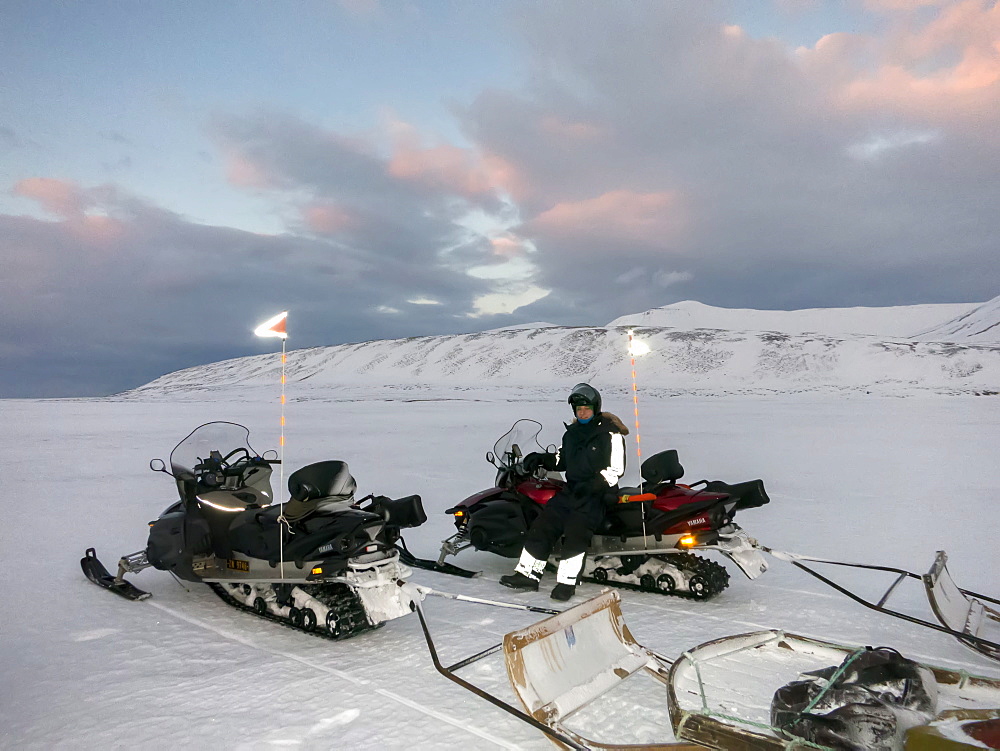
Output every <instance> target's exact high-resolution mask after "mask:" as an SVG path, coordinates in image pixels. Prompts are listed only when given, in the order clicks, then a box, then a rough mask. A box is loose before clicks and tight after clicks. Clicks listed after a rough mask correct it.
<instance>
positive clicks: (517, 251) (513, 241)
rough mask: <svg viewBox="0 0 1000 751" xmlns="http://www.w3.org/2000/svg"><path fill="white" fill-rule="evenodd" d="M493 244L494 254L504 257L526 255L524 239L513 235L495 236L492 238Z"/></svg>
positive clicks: (491, 242)
mask: <svg viewBox="0 0 1000 751" xmlns="http://www.w3.org/2000/svg"><path fill="white" fill-rule="evenodd" d="M490 245H492V246H493V255H495V256H500V257H502V258H517V257H518V256H522V255H524V252H525V251H524V241H523V240H521V239H520V238H518V237H515V236H513V235H504V236H503V237H494V238H492V239H491V240H490Z"/></svg>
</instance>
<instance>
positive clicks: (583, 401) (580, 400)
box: [569, 394, 594, 409]
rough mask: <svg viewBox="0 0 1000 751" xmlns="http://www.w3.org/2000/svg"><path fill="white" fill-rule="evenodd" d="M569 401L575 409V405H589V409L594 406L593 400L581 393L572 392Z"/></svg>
mask: <svg viewBox="0 0 1000 751" xmlns="http://www.w3.org/2000/svg"><path fill="white" fill-rule="evenodd" d="M569 403H570V404H571V405H572V407H573V409H576V408H577V407H590V408H591V409H593V408H594V402H593V400H591V399H588V398H587V397H585V396H584V395H583V394H573V395H572V396H571V397H570V398H569Z"/></svg>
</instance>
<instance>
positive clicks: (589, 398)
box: [566, 383, 601, 415]
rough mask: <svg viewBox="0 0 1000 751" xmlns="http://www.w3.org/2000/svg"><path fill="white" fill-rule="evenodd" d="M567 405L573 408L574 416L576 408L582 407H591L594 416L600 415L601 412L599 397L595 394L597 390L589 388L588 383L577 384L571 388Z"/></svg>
mask: <svg viewBox="0 0 1000 751" xmlns="http://www.w3.org/2000/svg"><path fill="white" fill-rule="evenodd" d="M566 401H567V402H569V405H570V406H571V407H572V408H573V413H574V414H576V408H577V407H582V406H584V405H586V406H589V407H593V409H594V414H595V415H597V414H600V412H601V395H600V394H598V393H597V389H595V388H594V387H593V386H591V385H590V384H589V383H578V384H576V386H574V387H573V391H572V392H570V395H569V399H567V400H566Z"/></svg>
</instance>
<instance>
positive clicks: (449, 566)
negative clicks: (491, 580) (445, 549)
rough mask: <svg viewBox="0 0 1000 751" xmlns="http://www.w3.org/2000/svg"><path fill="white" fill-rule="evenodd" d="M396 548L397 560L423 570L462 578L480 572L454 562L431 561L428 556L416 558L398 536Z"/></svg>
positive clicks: (472, 576)
mask: <svg viewBox="0 0 1000 751" xmlns="http://www.w3.org/2000/svg"><path fill="white" fill-rule="evenodd" d="M396 548H397V549H398V550H399V560H401V561H402V562H403V563H405V564H406V565H407V566H412V567H413V568H420V569H424V570H425V571H437V572H438V573H439V574H449V575H451V576H461V577H462V578H464V579H473V578H475V577H477V576H480V575H481V574H482V572H481V571H470V570H469V569H466V568H462V567H461V566H456V565H455V564H454V563H446V562H444V561H432V560H430V559H429V558H417V557H416V556H415V555H413V553H411V552H410V550H409V548H407V547H406V543H404V542H403V540H402V538H400V540H399V544H397V545H396Z"/></svg>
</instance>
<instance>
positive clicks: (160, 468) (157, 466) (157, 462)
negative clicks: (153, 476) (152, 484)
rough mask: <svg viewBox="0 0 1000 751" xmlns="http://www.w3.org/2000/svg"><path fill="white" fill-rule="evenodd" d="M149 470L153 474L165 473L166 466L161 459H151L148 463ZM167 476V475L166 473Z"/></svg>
mask: <svg viewBox="0 0 1000 751" xmlns="http://www.w3.org/2000/svg"><path fill="white" fill-rule="evenodd" d="M149 468H150V469H151V470H153V471H154V472H166V471H167V465H166V464H164V463H163V460H162V459H152V460H150V462H149ZM168 474H169V473H168Z"/></svg>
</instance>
